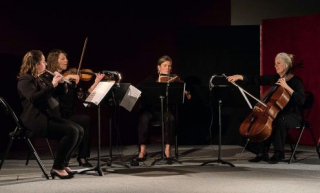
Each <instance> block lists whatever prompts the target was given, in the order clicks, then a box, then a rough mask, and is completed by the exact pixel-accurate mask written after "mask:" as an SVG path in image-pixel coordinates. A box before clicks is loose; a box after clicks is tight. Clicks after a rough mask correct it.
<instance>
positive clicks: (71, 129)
mask: <svg viewBox="0 0 320 193" xmlns="http://www.w3.org/2000/svg"><path fill="white" fill-rule="evenodd" d="M83 135H84V130H83V128H82V127H81V126H80V125H78V124H76V123H74V122H73V121H70V120H67V119H63V118H59V117H50V119H49V120H48V130H47V136H46V137H47V138H49V139H56V140H58V142H59V143H58V149H57V153H56V158H55V160H54V162H53V167H52V168H53V169H59V170H62V169H64V168H65V167H67V166H68V165H69V161H70V158H71V154H72V152H73V151H74V149H75V148H77V147H78V146H79V144H80V142H81V141H82V138H83Z"/></svg>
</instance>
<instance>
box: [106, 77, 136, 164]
mask: <svg viewBox="0 0 320 193" xmlns="http://www.w3.org/2000/svg"><path fill="white" fill-rule="evenodd" d="M130 85H131V84H130V83H115V85H114V86H113V87H112V88H111V90H110V91H109V92H108V94H107V96H106V97H105V99H104V100H107V101H108V103H109V106H113V107H114V108H119V104H120V103H121V101H122V100H123V97H124V95H125V94H126V92H127V90H128V89H129V86H130ZM114 111H115V110H112V112H111V115H110V118H109V161H108V162H107V163H106V164H103V165H102V166H104V165H107V166H112V164H118V165H123V166H125V167H126V168H130V167H129V166H128V165H127V164H126V163H125V162H123V161H113V156H112V129H113V125H114V124H115V123H114V124H112V123H113V122H112V117H113V116H115V114H114Z"/></svg>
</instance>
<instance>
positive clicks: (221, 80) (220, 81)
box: [201, 75, 235, 167]
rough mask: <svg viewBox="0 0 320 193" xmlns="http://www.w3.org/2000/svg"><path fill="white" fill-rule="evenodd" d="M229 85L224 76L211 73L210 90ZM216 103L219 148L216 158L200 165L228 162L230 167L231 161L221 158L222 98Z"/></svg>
mask: <svg viewBox="0 0 320 193" xmlns="http://www.w3.org/2000/svg"><path fill="white" fill-rule="evenodd" d="M213 80H215V83H212V81H213ZM229 86H230V83H229V82H228V81H227V80H226V78H225V77H224V76H217V75H213V76H212V77H211V79H210V81H209V88H210V92H211V91H212V89H213V88H215V87H217V88H225V87H229ZM218 105H219V109H218V110H219V112H218V114H219V150H218V159H216V160H211V161H206V162H204V163H202V164H201V166H204V165H207V164H209V163H222V164H228V165H230V166H231V167H235V166H234V165H233V164H232V163H230V162H227V161H224V160H222V159H221V106H222V100H221V99H220V100H219V101H218ZM211 142H212V141H211ZM212 145H213V144H212Z"/></svg>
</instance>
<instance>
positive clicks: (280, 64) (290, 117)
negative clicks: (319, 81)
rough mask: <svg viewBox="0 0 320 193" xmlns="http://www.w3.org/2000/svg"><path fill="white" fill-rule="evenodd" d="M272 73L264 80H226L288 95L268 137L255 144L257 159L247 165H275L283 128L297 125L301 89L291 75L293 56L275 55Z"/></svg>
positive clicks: (282, 142) (281, 154)
mask: <svg viewBox="0 0 320 193" xmlns="http://www.w3.org/2000/svg"><path fill="white" fill-rule="evenodd" d="M274 67H275V70H276V73H277V74H274V75H264V76H245V75H232V76H228V77H227V79H228V81H229V82H234V81H237V80H242V81H245V82H248V83H252V84H258V85H270V86H274V85H278V86H281V87H283V88H284V89H285V90H286V91H287V92H288V93H289V95H290V100H289V101H288V103H287V105H286V106H285V107H284V108H283V110H281V111H280V112H279V114H278V115H277V116H276V118H275V120H274V121H273V126H272V134H271V136H270V137H269V138H268V139H267V140H265V141H263V142H261V143H259V144H257V145H258V146H259V151H258V153H257V156H256V157H255V158H253V159H251V160H249V161H250V162H259V161H267V162H269V163H271V164H275V163H278V162H279V161H281V160H283V159H284V158H285V154H284V146H285V141H286V135H287V128H291V127H295V126H297V125H299V124H300V122H301V120H302V117H301V106H302V105H303V104H304V101H305V97H304V88H303V83H302V80H301V78H299V77H298V76H295V75H294V74H293V70H294V68H293V55H291V54H287V53H284V52H281V53H278V54H277V55H276V57H275V65H274ZM271 143H273V147H274V154H273V156H272V157H271V158H270V159H269V154H268V152H269V147H270V145H271Z"/></svg>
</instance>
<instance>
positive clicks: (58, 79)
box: [51, 72, 64, 87]
mask: <svg viewBox="0 0 320 193" xmlns="http://www.w3.org/2000/svg"><path fill="white" fill-rule="evenodd" d="M63 82H64V80H63V76H62V75H61V74H60V73H59V72H54V76H53V78H52V81H51V83H52V84H53V87H56V86H58V84H59V83H63Z"/></svg>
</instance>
